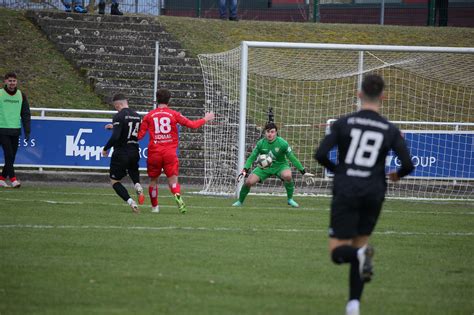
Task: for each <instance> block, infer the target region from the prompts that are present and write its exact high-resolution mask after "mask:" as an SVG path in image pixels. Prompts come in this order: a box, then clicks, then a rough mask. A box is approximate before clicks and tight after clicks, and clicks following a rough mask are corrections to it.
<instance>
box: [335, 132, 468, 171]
mask: <svg viewBox="0 0 474 315" xmlns="http://www.w3.org/2000/svg"><path fill="white" fill-rule="evenodd" d="M403 134H404V136H405V140H406V142H407V144H408V147H409V149H410V154H411V156H412V161H413V164H414V165H415V171H414V172H413V173H411V174H410V176H409V177H411V178H426V179H430V178H431V179H464V180H474V132H472V131H471V132H470V131H429V130H424V131H411V130H410V131H403ZM329 157H330V159H331V160H332V161H334V162H336V161H337V153H336V149H333V150H331V152H330V154H329ZM385 165H386V169H387V173H388V172H390V171H392V170H395V169H397V168H398V167H399V166H400V165H401V163H400V160H399V159H398V158H397V157H396V156H395V155H394V154H393V152H390V154H389V155H388V156H387V160H386V163H385ZM327 175H328V176H330V175H331V174H329V173H327Z"/></svg>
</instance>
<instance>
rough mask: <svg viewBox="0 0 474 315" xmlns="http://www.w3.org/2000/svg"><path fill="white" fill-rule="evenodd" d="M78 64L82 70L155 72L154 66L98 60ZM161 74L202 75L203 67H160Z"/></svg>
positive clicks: (80, 61)
mask: <svg viewBox="0 0 474 315" xmlns="http://www.w3.org/2000/svg"><path fill="white" fill-rule="evenodd" d="M76 64H77V65H78V66H79V67H81V68H83V67H84V68H94V69H101V70H106V71H109V70H112V71H137V72H154V71H155V65H154V64H152V65H151V64H149V65H147V64H134V63H119V62H117V63H108V62H103V61H97V60H76ZM158 71H159V72H160V73H163V72H165V73H175V74H201V67H197V66H175V65H160V66H159V67H158Z"/></svg>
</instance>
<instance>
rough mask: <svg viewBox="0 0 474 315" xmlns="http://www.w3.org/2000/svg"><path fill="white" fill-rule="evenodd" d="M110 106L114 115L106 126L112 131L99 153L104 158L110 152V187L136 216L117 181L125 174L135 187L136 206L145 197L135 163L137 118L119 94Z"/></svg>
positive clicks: (137, 158)
mask: <svg viewBox="0 0 474 315" xmlns="http://www.w3.org/2000/svg"><path fill="white" fill-rule="evenodd" d="M112 101H113V104H114V107H115V109H116V110H117V111H118V113H117V114H115V115H114V117H113V119H112V124H108V125H107V126H106V128H107V129H112V128H113V133H112V136H111V137H110V139H109V141H108V142H107V144H106V145H105V146H104V148H103V150H102V155H103V156H107V151H108V150H109V149H110V148H112V147H113V148H114V152H113V153H112V159H111V161H110V173H109V174H110V183H111V184H112V187H113V188H114V190H115V192H116V193H117V195H119V196H120V198H122V199H123V200H124V201H126V202H127V203H128V205H129V206H130V207H131V208H132V211H133V212H135V213H138V212H139V209H138V205H137V203H136V202H135V201H134V200H133V199H132V198H131V197H130V195H129V194H128V191H127V189H126V188H125V187H124V186H123V185H122V183H121V182H120V180H121V179H122V178H124V177H125V176H126V175H127V171H128V174H129V176H130V178H131V179H132V181H133V183H134V184H135V190H136V192H137V195H138V203H139V204H143V202H144V201H145V195H144V194H143V188H142V186H141V185H140V173H139V171H138V161H139V160H140V154H139V146H138V139H137V135H138V130H139V129H140V123H141V118H140V116H139V115H138V114H137V113H136V112H135V111H133V110H131V109H130V108H129V107H128V100H127V99H126V97H125V95H123V94H116V95H114V97H113V99H112Z"/></svg>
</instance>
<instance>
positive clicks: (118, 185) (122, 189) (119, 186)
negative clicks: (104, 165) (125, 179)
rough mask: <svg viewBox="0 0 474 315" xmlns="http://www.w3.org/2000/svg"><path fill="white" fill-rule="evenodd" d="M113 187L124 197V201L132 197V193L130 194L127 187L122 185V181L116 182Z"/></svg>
mask: <svg viewBox="0 0 474 315" xmlns="http://www.w3.org/2000/svg"><path fill="white" fill-rule="evenodd" d="M112 188H113V189H114V190H115V192H116V193H117V195H119V196H120V198H122V199H123V201H127V200H128V199H130V195H129V194H128V191H127V189H126V188H125V187H124V186H123V185H122V183H118V182H117V183H115V184H113V185H112Z"/></svg>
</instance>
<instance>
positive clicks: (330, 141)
mask: <svg viewBox="0 0 474 315" xmlns="http://www.w3.org/2000/svg"><path fill="white" fill-rule="evenodd" d="M336 140H337V121H336V122H335V123H334V124H333V125H332V126H331V131H330V133H329V134H327V135H326V136H325V137H324V139H323V141H322V142H321V143H320V144H319V148H318V149H317V150H316V152H315V153H314V158H315V159H316V161H318V162H319V164H321V165H322V166H324V167H325V168H327V169H328V170H330V171H331V172H333V173H334V172H335V171H336V164H334V163H333V162H332V161H331V160H330V159H329V157H328V154H329V151H331V149H332V148H333V147H334V146H335V145H336Z"/></svg>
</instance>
